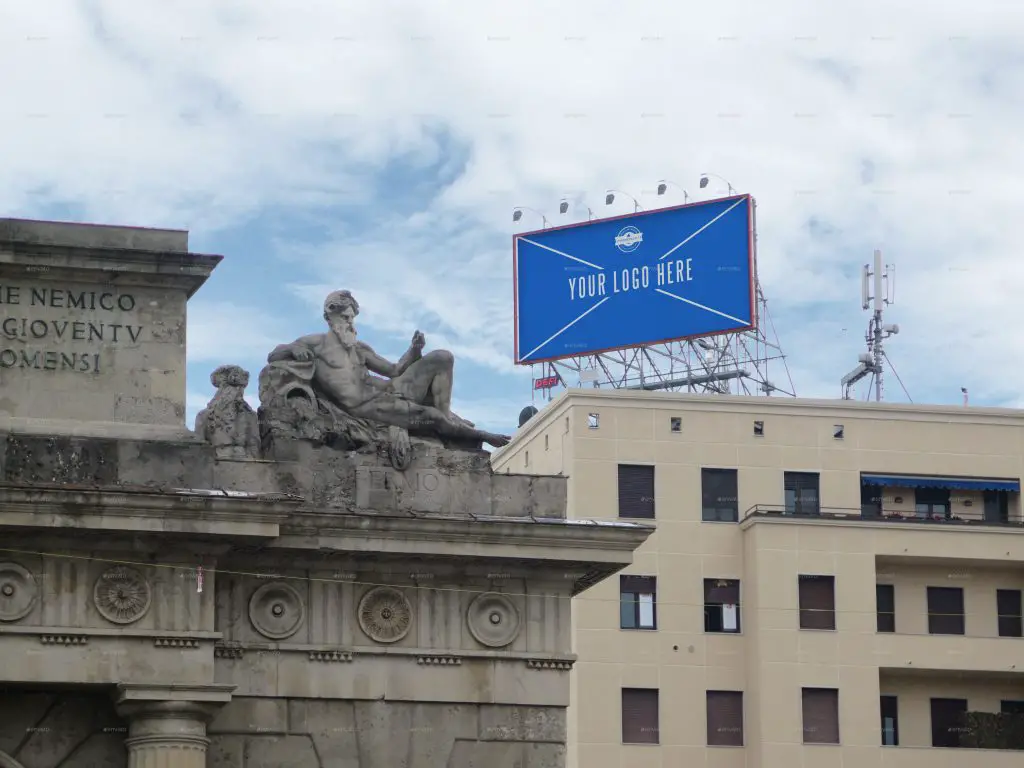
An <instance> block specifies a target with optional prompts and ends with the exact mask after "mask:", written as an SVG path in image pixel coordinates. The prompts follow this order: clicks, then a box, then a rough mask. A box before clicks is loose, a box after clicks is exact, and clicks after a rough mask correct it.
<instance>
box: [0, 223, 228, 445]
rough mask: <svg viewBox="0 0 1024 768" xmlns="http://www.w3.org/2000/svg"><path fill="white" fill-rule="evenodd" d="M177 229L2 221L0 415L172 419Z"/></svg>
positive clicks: (180, 333)
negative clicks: (0, 392)
mask: <svg viewBox="0 0 1024 768" xmlns="http://www.w3.org/2000/svg"><path fill="white" fill-rule="evenodd" d="M187 240H188V236H187V233H184V232H177V231H171V230H144V229H134V228H129V227H102V226H93V225H82V224H64V223H55V222H39V221H24V220H17V219H0V383H2V387H0V390H2V394H0V419H3V418H5V417H7V418H22V417H28V418H32V419H42V420H56V421H82V422H106V423H112V424H117V423H123V424H148V425H167V426H179V425H181V423H182V420H183V418H184V415H185V304H186V301H187V299H188V297H189V296H191V295H192V293H194V292H195V290H196V289H197V288H198V287H199V286H200V285H202V283H203V282H204V281H205V280H206V278H207V277H208V276H209V274H210V273H211V272H212V270H213V268H214V267H215V266H216V264H217V263H218V262H219V261H220V257H219V256H203V255H198V254H190V253H188V251H187Z"/></svg>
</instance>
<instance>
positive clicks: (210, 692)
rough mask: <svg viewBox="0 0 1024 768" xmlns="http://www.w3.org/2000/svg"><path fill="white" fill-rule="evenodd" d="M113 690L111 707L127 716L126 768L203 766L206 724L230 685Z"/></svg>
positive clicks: (141, 687) (122, 688) (222, 703)
mask: <svg viewBox="0 0 1024 768" xmlns="http://www.w3.org/2000/svg"><path fill="white" fill-rule="evenodd" d="M119 688H120V690H121V695H120V696H119V698H118V704H117V711H118V713H119V714H120V715H121V716H122V717H124V718H125V719H126V720H128V738H127V739H125V741H124V743H125V746H126V747H127V748H128V768H206V749H207V747H208V746H209V745H210V740H209V739H208V738H207V737H206V724H207V723H208V722H210V720H211V719H212V718H213V716H214V715H215V714H216V713H217V710H219V709H220V708H221V707H222V706H224V704H226V703H227V702H228V701H229V700H230V698H231V693H230V690H231V689H232V688H234V686H202V687H196V686H189V687H187V688H185V687H178V686H166V687H150V686H126V685H123V684H122V685H121V686H119ZM225 689H227V690H225Z"/></svg>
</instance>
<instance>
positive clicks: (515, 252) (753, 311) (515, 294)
mask: <svg viewBox="0 0 1024 768" xmlns="http://www.w3.org/2000/svg"><path fill="white" fill-rule="evenodd" d="M742 198H746V199H747V200H749V208H748V209H747V210H748V215H747V237H748V243H749V245H748V254H749V259H748V261H749V270H750V325H745V326H738V327H735V328H730V329H728V330H725V331H713V332H710V333H692V334H687V335H685V336H671V337H669V338H666V339H658V340H654V341H643V342H637V343H636V344H623V345H620V346H616V347H607V348H604V349H594V350H587V351H586V352H577V353H575V354H567V355H556V356H554V357H545V358H536V359H533V360H521V359H520V358H519V248H518V246H519V243H518V240H519V238H521V237H529V236H531V235H538V234H544V233H548V232H559V231H561V230H566V229H574V228H579V227H586V226H588V225H590V224H595V223H597V222H602V223H603V222H606V221H622V220H625V219H636V218H637V217H638V216H643V215H647V214H652V213H665V212H668V211H678V210H681V209H683V208H693V207H695V206H701V205H708V204H710V203H722V202H726V201H729V200H739V199H742ZM757 290H758V280H757V201H756V200H755V199H754V196H753V195H750V194H741V195H729V196H727V197H716V198H712V199H710V200H700V201H698V202H694V203H684V204H683V205H670V206H666V207H665V208H652V209H650V210H646V211H634V212H633V213H626V214H622V215H620V216H609V217H608V218H604V219H590V220H589V221H578V222H575V223H573V224H563V225H561V226H558V227H543V228H541V229H533V230H530V231H529V232H519V233H517V234H514V235H512V301H513V305H512V306H513V312H512V316H513V319H512V322H513V326H514V328H513V333H514V342H513V343H514V346H513V361H514V364H515V365H537V364H539V363H554V362H557V361H558V360H567V359H570V358H576V357H591V356H593V355H603V354H607V353H608V352H618V351H620V350H624V349H636V348H637V347H651V346H655V345H657V344H671V343H673V342H679V341H689V340H691V339H704V338H709V337H711V336H725V335H728V334H733V333H745V332H748V331H756V330H757V325H758V320H759V318H758V316H757Z"/></svg>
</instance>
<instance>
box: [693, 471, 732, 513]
mask: <svg viewBox="0 0 1024 768" xmlns="http://www.w3.org/2000/svg"><path fill="white" fill-rule="evenodd" d="M738 485H739V484H738V482H737V473H736V470H735V469H701V471H700V493H701V520H704V521H706V522H721V523H735V522H738V521H739V519H740V508H739V489H738Z"/></svg>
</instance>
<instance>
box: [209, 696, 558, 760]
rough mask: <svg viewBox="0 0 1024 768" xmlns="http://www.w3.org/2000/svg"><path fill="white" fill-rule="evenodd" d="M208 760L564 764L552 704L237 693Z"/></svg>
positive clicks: (217, 723)
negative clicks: (277, 696) (239, 695)
mask: <svg viewBox="0 0 1024 768" xmlns="http://www.w3.org/2000/svg"><path fill="white" fill-rule="evenodd" d="M208 733H209V736H210V738H211V740H212V743H211V745H210V750H209V752H208V757H207V765H208V766H209V768H279V767H280V766H285V765H286V766H288V768H383V767H384V766H386V767H387V768H563V766H564V765H565V739H566V719H565V710H564V709H562V708H559V707H519V706H501V705H486V704H484V705H465V704H464V705H458V704H438V703H429V702H416V703H405V702H385V701H337V700H335V701H325V700H317V699H264V698H236V699H235V700H233V701H232V702H231V703H230V704H228V705H227V706H226V707H225V708H224V709H223V710H222V711H221V713H220V714H219V715H218V716H217V718H216V719H215V720H214V721H213V723H211V724H210V727H209V729H208Z"/></svg>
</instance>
